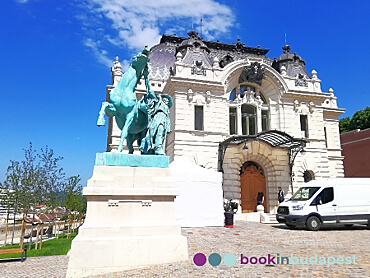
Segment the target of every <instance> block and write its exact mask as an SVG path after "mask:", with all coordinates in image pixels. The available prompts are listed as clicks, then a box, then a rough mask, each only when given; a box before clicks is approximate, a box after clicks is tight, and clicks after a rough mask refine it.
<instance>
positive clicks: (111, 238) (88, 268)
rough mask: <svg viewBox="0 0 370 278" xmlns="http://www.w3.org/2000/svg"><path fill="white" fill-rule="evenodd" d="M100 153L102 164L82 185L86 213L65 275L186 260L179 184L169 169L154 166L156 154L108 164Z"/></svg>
mask: <svg viewBox="0 0 370 278" xmlns="http://www.w3.org/2000/svg"><path fill="white" fill-rule="evenodd" d="M99 155H100V158H99V161H100V162H99V161H98V156H97V164H100V165H96V166H95V167H94V173H93V176H92V178H91V179H90V180H89V181H88V184H87V187H85V188H84V191H83V194H84V195H85V196H86V198H87V213H86V219H85V223H84V224H83V226H81V227H80V229H79V233H78V236H77V237H76V238H75V239H74V240H73V242H72V247H71V251H70V252H69V256H70V258H69V264H68V270H67V277H86V276H92V275H101V274H107V273H111V272H116V271H122V270H126V269H132V268H139V267H143V266H148V265H153V264H162V263H170V262H176V261H182V260H187V259H188V247H187V239H186V237H184V236H182V235H181V228H180V226H179V225H178V224H177V223H176V222H175V217H174V199H175V197H176V195H178V189H177V188H176V187H175V185H174V183H173V181H172V179H171V177H170V172H169V169H168V168H165V166H163V167H162V168H160V167H161V166H159V167H151V166H152V165H153V166H155V165H156V163H153V158H152V157H151V158H150V161H151V162H150V165H149V167H130V166H113V165H110V166H107V165H104V163H102V162H101V161H102V160H101V155H102V154H99ZM109 155H111V154H109ZM114 156H122V157H123V156H127V157H124V159H123V160H126V159H128V160H130V159H131V158H130V157H132V158H133V159H137V156H135V155H125V154H114ZM141 159H145V156H141ZM160 159H161V160H162V161H163V157H160ZM154 160H155V158H154ZM119 161H120V162H115V163H119V164H121V163H122V159H119ZM124 163H126V162H124ZM101 164H103V165H101ZM127 164H130V162H128V163H127ZM157 165H161V164H160V163H158V164H157ZM147 166H148V165H147Z"/></svg>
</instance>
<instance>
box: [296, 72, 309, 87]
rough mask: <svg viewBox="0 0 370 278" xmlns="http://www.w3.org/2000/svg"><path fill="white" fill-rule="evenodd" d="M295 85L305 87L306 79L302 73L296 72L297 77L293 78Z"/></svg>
mask: <svg viewBox="0 0 370 278" xmlns="http://www.w3.org/2000/svg"><path fill="white" fill-rule="evenodd" d="M295 85H296V86H300V87H307V86H308V85H307V81H306V79H305V77H304V75H303V74H301V73H298V75H297V78H296V80H295Z"/></svg>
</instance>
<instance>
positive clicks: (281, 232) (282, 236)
mask: <svg viewBox="0 0 370 278" xmlns="http://www.w3.org/2000/svg"><path fill="white" fill-rule="evenodd" d="M182 234H183V235H185V236H186V237H187V238H188V244H189V259H188V260H187V261H184V262H179V263H172V264H163V265H157V266H151V267H145V268H141V269H136V270H130V271H125V272H119V273H112V274H109V275H106V276H96V277H156V278H157V277H227V278H229V277H240V278H242V277H369V273H370V230H368V229H366V228H364V227H361V226H357V227H353V228H351V229H348V228H336V229H326V230H320V231H318V232H309V231H306V230H289V229H287V228H286V227H285V226H284V225H282V224H274V225H267V224H260V223H253V222H245V221H239V222H237V223H236V225H235V226H234V228H233V229H227V228H223V227H217V228H216V227H211V228H208V227H207V228H186V229H185V228H184V229H182ZM196 253H203V254H205V255H206V256H207V257H208V256H209V255H210V254H211V253H219V254H220V255H221V256H222V257H223V256H224V255H225V254H227V253H233V254H235V255H236V257H237V262H236V264H235V265H233V266H231V267H229V266H226V265H225V264H224V263H223V262H221V264H220V265H219V266H211V265H210V264H209V263H208V262H207V263H206V264H205V265H204V266H196V265H195V264H194V263H193V256H194V255H195V254H196ZM241 254H243V256H245V257H248V258H250V257H253V256H255V257H257V258H260V257H264V256H268V254H271V256H275V262H276V263H277V258H278V257H279V258H281V257H290V256H291V254H293V256H295V257H297V258H298V257H302V260H303V262H305V258H304V257H308V258H310V257H314V256H315V254H317V258H318V260H317V261H318V262H319V260H320V257H335V258H337V257H345V259H344V261H340V260H339V262H342V263H344V264H335V265H331V266H327V265H308V264H307V265H304V264H290V265H287V264H275V265H274V266H267V265H265V264H262V265H260V264H254V265H252V264H241V260H240V258H241ZM278 254H279V255H278ZM271 256H270V258H271ZM353 256H355V261H353V258H354V257H353ZM314 259H315V258H313V259H312V262H315V260H314ZM252 260H255V259H252ZM330 260H332V259H330ZM349 260H351V264H346V263H348V262H349ZM261 262H262V263H263V262H264V260H263V259H262V260H261ZM353 262H354V263H356V264H353ZM67 264H68V257H67V256H53V257H38V258H28V259H27V260H26V261H25V262H23V263H21V262H18V261H17V262H6V263H0V277H1V278H8V277H9V278H15V277H22V278H26V277H32V278H33V277H37V278H39V277H48V278H50V277H65V274H66V270H67ZM326 264H327V261H326Z"/></svg>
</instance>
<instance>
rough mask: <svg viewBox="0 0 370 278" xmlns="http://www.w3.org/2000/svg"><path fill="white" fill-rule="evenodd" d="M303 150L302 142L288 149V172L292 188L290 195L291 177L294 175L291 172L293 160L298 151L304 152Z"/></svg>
mask: <svg viewBox="0 0 370 278" xmlns="http://www.w3.org/2000/svg"><path fill="white" fill-rule="evenodd" d="M305 152H306V151H305V149H304V143H302V144H300V145H299V146H295V147H293V148H290V149H289V174H290V187H291V190H292V195H293V178H294V176H295V175H294V172H293V166H294V161H295V158H296V157H297V154H298V153H301V154H304V153H305Z"/></svg>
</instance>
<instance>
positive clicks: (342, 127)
mask: <svg viewBox="0 0 370 278" xmlns="http://www.w3.org/2000/svg"><path fill="white" fill-rule="evenodd" d="M367 128H370V107H366V108H365V109H364V110H359V111H357V112H356V113H355V114H354V115H353V116H352V118H349V117H346V118H343V119H340V120H339V131H340V133H344V132H348V131H352V130H356V129H361V130H363V129H367Z"/></svg>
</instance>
